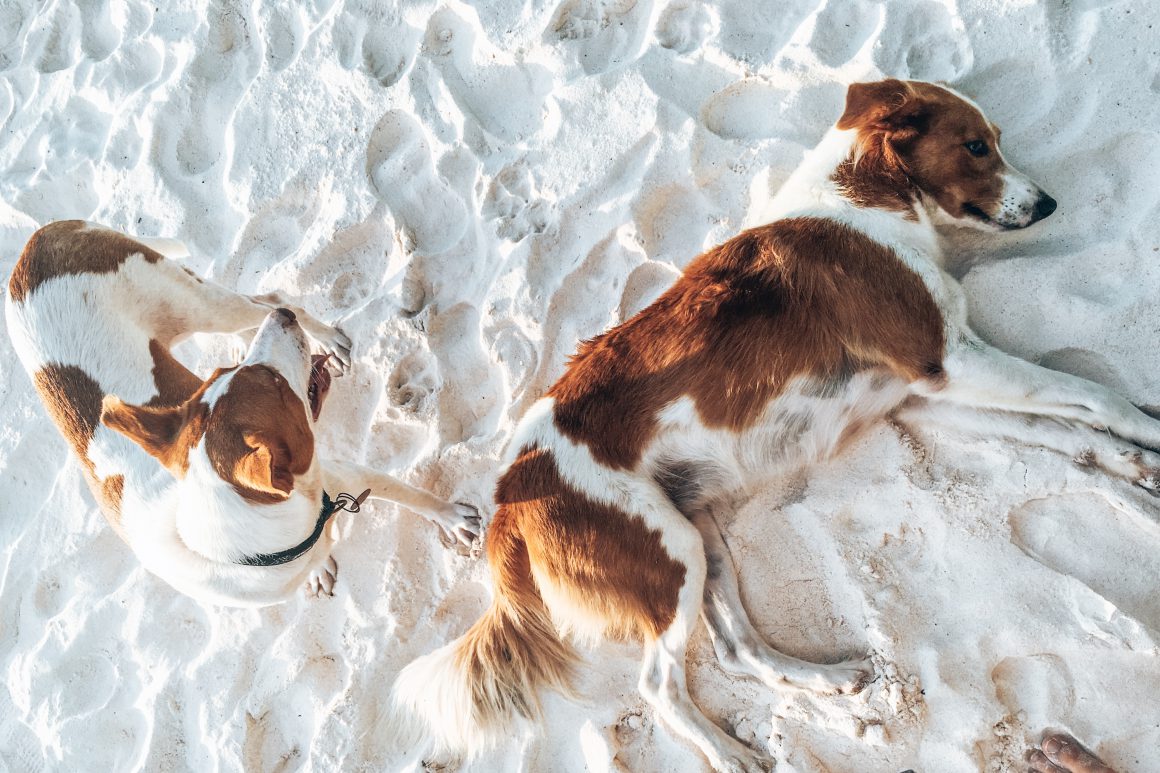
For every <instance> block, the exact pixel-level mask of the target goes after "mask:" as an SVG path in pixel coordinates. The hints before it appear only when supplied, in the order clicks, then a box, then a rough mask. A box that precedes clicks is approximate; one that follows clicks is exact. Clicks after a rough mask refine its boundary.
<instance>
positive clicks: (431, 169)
mask: <svg viewBox="0 0 1160 773" xmlns="http://www.w3.org/2000/svg"><path fill="white" fill-rule="evenodd" d="M367 174H368V175H369V176H370V178H371V184H372V185H373V186H374V188H375V191H376V192H377V193H378V195H379V198H380V199H381V200H382V201H383V202H384V203H385V204H386V205H387V206H388V207H389V208H390V210H391V212H392V214H394V216H395V219H396V220H397V221H398V222H399V223H401V224H402V227H403V230H404V234H405V235H406V237H407V239H408V241H409V242H410V245H411V246H412V247H413V249H414V250H416V251H419V252H423V253H427V254H435V253H440V252H443V251H444V250H446V249H448V248H450V247H452V246H453V245H454V244H456V243H457V242H458V241H459V239H460V237H462V236H463V233H464V231H465V230H466V228H467V208H466V207H465V206H464V204H463V200H462V199H461V198H459V196H457V195H456V194H455V192H454V191H452V190H451V188H450V187H448V185H447V184H446V183H445V182H444V181H443V180H442V178H440V177H439V175H438V174H437V173H436V171H435V165H434V163H433V162H432V160H431V149H430V147H429V146H428V144H427V138H426V136H425V135H424V133H423V127H421V126H420V125H419V124H418V123H417V122H416V121H415V119H414V118H412V117H411V116H409V115H407V114H406V113H405V112H403V111H402V110H392V111H390V112H389V113H387V114H386V115H384V116H383V117H382V119H380V120H379V122H378V124H377V125H376V126H375V128H374V131H372V132H371V139H370V144H369V146H368V148H367Z"/></svg>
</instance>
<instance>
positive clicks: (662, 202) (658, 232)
mask: <svg viewBox="0 0 1160 773" xmlns="http://www.w3.org/2000/svg"><path fill="white" fill-rule="evenodd" d="M635 210H636V211H635V212H634V213H633V215H634V219H635V220H636V222H637V232H638V233H639V234H640V236H641V238H642V239H643V240H644V252H645V254H646V255H648V256H649V258H651V259H653V260H660V261H666V262H668V263H672V264H674V265H676V266H678V267H680V268H684V266H685V265H686V264H687V263H688V262H689V261H690V260H692V259H693V257H694V256H696V254H697V253H698V252H700V251H701V245H702V244H704V242H705V238H706V237H707V236H708V234H709V228H710V226H711V225H712V219H711V217H710V214H709V203H708V202H707V201H706V200H705V196H704V194H703V193H701V192H700V191H699V190H697V189H696V188H693V187H691V186H688V185H682V184H680V183H671V184H669V185H665V186H661V187H659V188H655V189H653V190H652V191H650V192H649V193H647V194H646V195H645V196H644V197H643V198H642V199H641V200H640V201H638V202H637V204H636V206H635Z"/></svg>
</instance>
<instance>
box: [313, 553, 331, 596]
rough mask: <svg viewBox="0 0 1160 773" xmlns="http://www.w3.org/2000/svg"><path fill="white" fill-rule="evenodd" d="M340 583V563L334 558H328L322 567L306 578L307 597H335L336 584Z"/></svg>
mask: <svg viewBox="0 0 1160 773" xmlns="http://www.w3.org/2000/svg"><path fill="white" fill-rule="evenodd" d="M337 581H338V563H337V562H336V561H335V560H334V556H327V557H326V561H324V562H323V564H322V566H320V567H318V568H317V569H315V570H314V571H312V572H311V573H310V576H309V577H307V578H306V595H307V596H309V597H311V598H318V597H319V596H333V595H334V584H335V582H337Z"/></svg>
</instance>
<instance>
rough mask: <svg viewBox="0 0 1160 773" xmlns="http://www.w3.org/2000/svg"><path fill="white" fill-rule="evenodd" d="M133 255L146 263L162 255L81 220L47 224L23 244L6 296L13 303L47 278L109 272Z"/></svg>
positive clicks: (26, 295)
mask: <svg viewBox="0 0 1160 773" xmlns="http://www.w3.org/2000/svg"><path fill="white" fill-rule="evenodd" d="M133 255H140V256H141V257H142V258H143V259H144V260H145V261H146V262H148V263H156V262H157V261H159V260H162V259H163V257H164V256H163V255H162V254H161V253H160V252H157V251H156V250H154V249H152V248H150V247H148V246H146V245H144V244H142V243H140V242H138V241H136V240H135V239H132V238H130V237H128V236H125V235H124V234H122V233H118V232H117V231H113V230H110V229H107V228H102V227H100V226H94V225H92V224H90V223H86V222H85V221H83V220H60V221H57V222H55V223H49V224H48V225H46V226H44V227H43V228H41V229H40V230H38V231H37V232H36V233H34V234H33V235H32V237H31V238H30V239H29V240H28V243H27V244H26V245H25V247H24V251H23V252H22V253H21V255H20V259H19V260H18V261H17V262H16V267H15V268H14V269H13V270H12V276H11V278H10V279H9V280H8V296H9V298H10V299H11V300H12V301H14V302H16V303H24V302H25V300H26V299H27V298H28V297H29V296H30V295H31V294H32V293H33V292H35V291H36V289H37V288H39V287H40V286H41V285H43V284H44V283H45V282H48V281H49V280H52V279H55V278H57V277H61V276H69V275H76V274H109V273H113V272H115V271H117V270H118V269H119V268H120V267H121V265H122V264H123V263H124V262H125V261H126V260H128V259H129V258H130V257H131V256H133Z"/></svg>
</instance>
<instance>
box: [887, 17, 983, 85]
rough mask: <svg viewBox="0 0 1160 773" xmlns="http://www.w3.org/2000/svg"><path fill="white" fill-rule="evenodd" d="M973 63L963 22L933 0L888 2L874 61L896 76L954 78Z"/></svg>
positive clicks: (946, 79)
mask: <svg viewBox="0 0 1160 773" xmlns="http://www.w3.org/2000/svg"><path fill="white" fill-rule="evenodd" d="M973 63H974V51H973V49H972V48H971V45H970V42H969V38H968V37H967V34H966V30H965V27H964V25H963V21H962V19H961V18H959V17H958V16H952V15H951V12H950V11H948V10H947V6H946V5H945V4H944V3H941V2H936V1H935V0H918V2H899V3H890V4H889V5H888V6H887V9H886V23H885V25H884V26H883V28H882V33H881V34H880V35H879V36H878V40H877V42H876V43H875V46H874V64H876V65H877V66H878V68H879V69H880V70H881V71H882V72H884V73H886V74H888V75H891V76H893V77H896V78H913V79H917V80H927V81H955V80H957V79H958V78H959V77H960V76H962V75H963V74H964V73H966V72H967V71H968V70H970V69H971V65H972V64H973Z"/></svg>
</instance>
